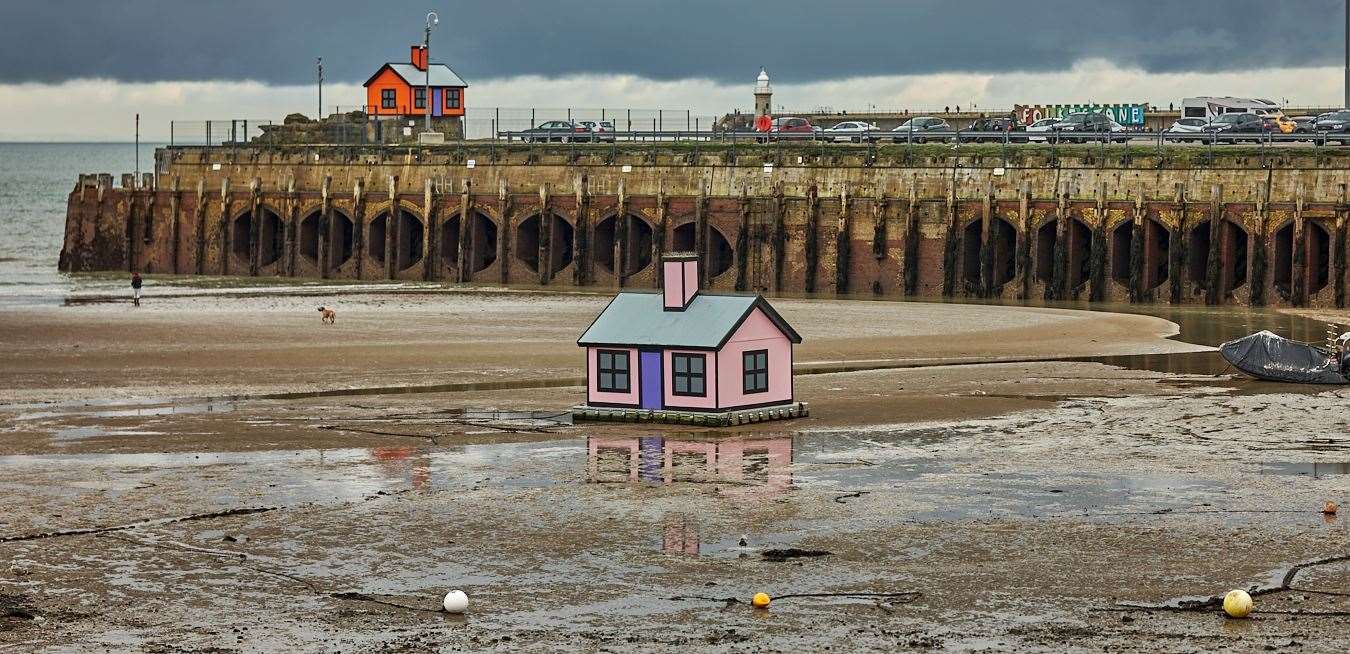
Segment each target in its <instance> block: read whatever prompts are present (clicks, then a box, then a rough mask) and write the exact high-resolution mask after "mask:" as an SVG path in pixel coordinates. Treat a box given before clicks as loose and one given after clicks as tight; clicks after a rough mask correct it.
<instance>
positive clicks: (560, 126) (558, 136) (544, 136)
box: [521, 120, 594, 143]
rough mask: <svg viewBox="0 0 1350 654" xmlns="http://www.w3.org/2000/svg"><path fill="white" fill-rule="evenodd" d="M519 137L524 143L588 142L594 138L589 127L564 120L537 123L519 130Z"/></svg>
mask: <svg viewBox="0 0 1350 654" xmlns="http://www.w3.org/2000/svg"><path fill="white" fill-rule="evenodd" d="M521 138H523V139H525V142H526V143H539V142H544V143H549V142H551V141H557V142H559V143H572V142H580V141H585V142H590V141H592V140H594V135H593V134H591V130H590V128H588V127H586V126H584V125H581V124H579V123H574V122H571V121H566V120H550V121H547V122H543V123H539V125H537V126H535V127H531V128H530V129H527V130H525V131H524V132H521Z"/></svg>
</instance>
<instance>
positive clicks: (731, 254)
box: [671, 222, 736, 279]
mask: <svg viewBox="0 0 1350 654" xmlns="http://www.w3.org/2000/svg"><path fill="white" fill-rule="evenodd" d="M695 229H696V227H695V223H692V222H689V223H685V224H683V225H680V226H678V227H676V228H675V232H674V233H673V234H672V239H671V245H672V246H674V249H672V250H671V251H672V252H694V251H695V250H696V248H697V245H698V241H697V240H696V239H695ZM708 239H709V243H708V255H707V257H706V258H707V261H705V262H703V265H704V266H705V267H706V268H707V271H708V272H707V275H708V279H712V278H714V277H716V276H718V275H720V274H722V273H724V272H726V271H727V270H728V269H730V268H731V264H733V263H735V261H736V255H735V251H733V250H732V249H731V242H730V241H728V240H727V237H725V236H723V235H722V232H721V231H719V230H718V229H717V228H716V227H713V226H712V225H708Z"/></svg>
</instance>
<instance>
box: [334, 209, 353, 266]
mask: <svg viewBox="0 0 1350 654" xmlns="http://www.w3.org/2000/svg"><path fill="white" fill-rule="evenodd" d="M355 236H356V225H355V223H353V222H352V219H351V218H348V217H347V214H345V213H342V212H341V211H338V210H336V209H334V210H333V224H332V225H329V226H328V269H329V270H336V269H337V267H338V266H341V265H342V264H344V263H347V260H348V259H351V258H352V245H353V243H355Z"/></svg>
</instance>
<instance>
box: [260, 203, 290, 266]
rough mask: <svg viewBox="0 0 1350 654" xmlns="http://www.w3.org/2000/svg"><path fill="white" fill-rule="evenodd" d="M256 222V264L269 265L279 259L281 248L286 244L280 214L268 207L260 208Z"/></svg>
mask: <svg viewBox="0 0 1350 654" xmlns="http://www.w3.org/2000/svg"><path fill="white" fill-rule="evenodd" d="M260 213H261V217H260V218H259V220H258V222H259V225H260V228H259V231H258V264H259V265H262V266H270V265H272V264H274V263H276V262H277V261H278V260H280V259H281V250H282V248H283V247H285V245H286V232H285V226H284V223H282V222H281V216H278V215H277V213H276V212H275V211H272V210H271V209H268V208H265V207H264V208H263V209H261V210H260Z"/></svg>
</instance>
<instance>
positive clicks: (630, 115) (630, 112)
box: [627, 109, 633, 132]
mask: <svg viewBox="0 0 1350 654" xmlns="http://www.w3.org/2000/svg"><path fill="white" fill-rule="evenodd" d="M627 131H630V132H631V131H633V110H632V109H629V110H628V130H627Z"/></svg>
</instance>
